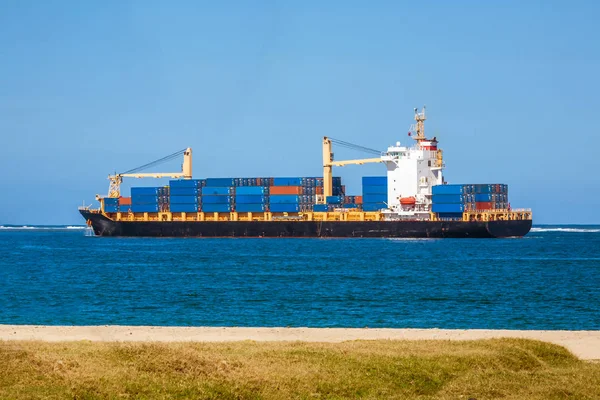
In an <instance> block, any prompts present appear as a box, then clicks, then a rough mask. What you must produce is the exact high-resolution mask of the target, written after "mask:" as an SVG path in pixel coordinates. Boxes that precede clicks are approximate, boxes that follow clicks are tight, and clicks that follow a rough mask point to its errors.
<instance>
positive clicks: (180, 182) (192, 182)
mask: <svg viewBox="0 0 600 400" xmlns="http://www.w3.org/2000/svg"><path fill="white" fill-rule="evenodd" d="M200 183H201V182H200V180H199V179H177V180H171V181H169V187H170V188H199V187H200V186H201V185H200Z"/></svg>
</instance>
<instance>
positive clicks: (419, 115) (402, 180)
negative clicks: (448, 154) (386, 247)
mask: <svg viewBox="0 0 600 400" xmlns="http://www.w3.org/2000/svg"><path fill="white" fill-rule="evenodd" d="M425 119H426V118H425V107H423V110H422V111H421V112H418V110H417V109H416V108H415V121H416V124H414V125H413V126H412V127H411V129H410V132H409V133H408V134H409V136H412V138H413V139H414V140H415V141H416V143H415V145H414V146H412V147H408V146H402V145H401V143H400V142H396V144H395V145H393V146H390V147H388V149H387V151H386V152H385V153H383V154H382V155H381V159H382V160H383V162H384V163H385V164H386V166H387V182H388V200H387V203H388V207H389V209H390V210H391V212H390V211H388V213H390V214H397V215H399V216H415V215H419V214H422V215H423V217H425V216H427V215H429V211H430V209H431V187H432V186H434V185H441V184H442V183H443V181H444V179H443V176H442V169H443V168H444V163H443V158H442V151H441V150H439V149H438V142H437V139H436V138H435V137H434V138H433V139H427V138H426V137H425V129H424V122H425Z"/></svg>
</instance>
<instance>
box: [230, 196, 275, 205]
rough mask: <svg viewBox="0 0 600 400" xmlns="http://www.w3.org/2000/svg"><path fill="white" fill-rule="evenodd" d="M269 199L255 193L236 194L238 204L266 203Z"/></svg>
mask: <svg viewBox="0 0 600 400" xmlns="http://www.w3.org/2000/svg"><path fill="white" fill-rule="evenodd" d="M267 200H268V197H267V196H261V195H255V194H245V195H239V194H238V195H236V196H235V203H236V204H266V203H267Z"/></svg>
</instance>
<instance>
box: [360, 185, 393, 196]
mask: <svg viewBox="0 0 600 400" xmlns="http://www.w3.org/2000/svg"><path fill="white" fill-rule="evenodd" d="M387 192H388V187H387V185H385V186H383V185H380V186H372V185H371V186H364V185H363V187H362V193H363V196H364V195H365V194H385V195H387Z"/></svg>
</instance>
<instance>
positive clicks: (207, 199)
mask: <svg viewBox="0 0 600 400" xmlns="http://www.w3.org/2000/svg"><path fill="white" fill-rule="evenodd" d="M233 199H234V198H233V197H231V196H212V195H210V196H202V198H201V203H202V205H204V204H231V203H233ZM202 209H204V207H203V208H202Z"/></svg>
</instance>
